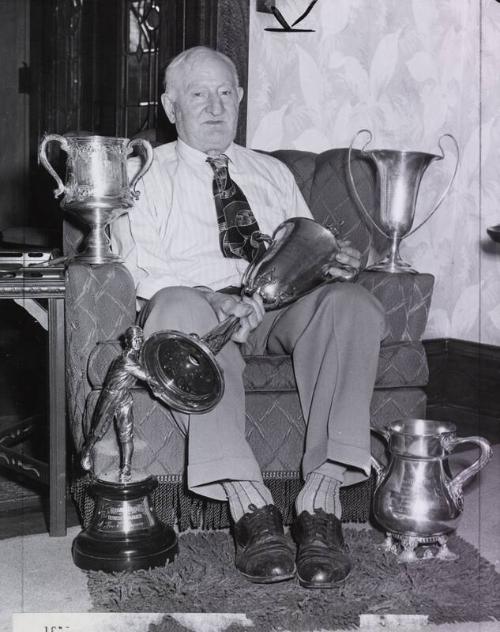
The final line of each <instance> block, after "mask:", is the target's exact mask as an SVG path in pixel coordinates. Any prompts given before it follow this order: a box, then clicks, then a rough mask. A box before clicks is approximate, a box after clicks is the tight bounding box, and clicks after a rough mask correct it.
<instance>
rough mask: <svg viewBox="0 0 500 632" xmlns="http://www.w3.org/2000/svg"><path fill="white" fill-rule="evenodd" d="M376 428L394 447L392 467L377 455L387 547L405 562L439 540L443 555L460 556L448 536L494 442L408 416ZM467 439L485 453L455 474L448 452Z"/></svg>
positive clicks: (377, 511)
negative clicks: (468, 486)
mask: <svg viewBox="0 0 500 632" xmlns="http://www.w3.org/2000/svg"><path fill="white" fill-rule="evenodd" d="M372 431H374V432H376V433H379V434H380V435H382V437H383V438H384V439H385V441H386V442H387V446H388V452H389V463H388V465H387V467H384V465H382V464H381V463H380V462H379V461H378V460H377V459H376V458H375V457H372V464H373V466H374V469H375V471H376V474H377V482H376V487H375V492H374V496H373V514H374V517H375V519H376V520H377V522H378V523H379V524H380V525H381V526H382V527H383V528H384V529H385V531H386V534H387V537H386V542H385V546H386V548H388V549H389V550H392V551H394V552H396V553H398V555H399V561H401V562H413V561H416V560H417V559H419V557H418V556H417V553H416V551H417V547H418V546H419V545H424V547H425V545H438V549H437V554H436V556H437V557H438V558H439V559H456V555H455V554H453V553H452V552H451V551H450V550H449V549H448V547H447V538H448V536H449V535H450V534H451V533H453V532H454V531H455V529H456V527H457V524H458V520H459V518H460V515H461V513H462V510H463V504H464V496H463V486H464V485H465V484H466V483H467V482H468V481H469V480H470V479H471V478H472V477H473V476H474V475H475V474H477V472H479V470H481V469H482V468H483V467H484V466H485V465H486V463H487V462H488V461H489V459H490V457H491V447H490V444H489V442H488V441H486V439H483V438H482V437H466V438H458V437H457V436H456V427H455V425H454V424H452V423H449V422H442V421H431V420H427V419H403V420H401V421H395V422H393V423H391V424H389V425H388V426H387V427H386V428H384V429H377V428H372ZM464 443H473V444H476V445H477V446H478V447H479V449H480V456H479V458H477V459H476V460H475V461H474V462H473V463H472V465H469V466H468V467H466V468H465V469H463V470H462V471H460V472H459V473H458V474H456V475H455V476H452V475H451V474H450V472H449V464H448V457H449V455H450V454H451V453H452V452H453V450H454V449H455V448H456V447H457V446H459V445H462V444H464ZM432 556H433V552H432V548H425V554H424V557H432Z"/></svg>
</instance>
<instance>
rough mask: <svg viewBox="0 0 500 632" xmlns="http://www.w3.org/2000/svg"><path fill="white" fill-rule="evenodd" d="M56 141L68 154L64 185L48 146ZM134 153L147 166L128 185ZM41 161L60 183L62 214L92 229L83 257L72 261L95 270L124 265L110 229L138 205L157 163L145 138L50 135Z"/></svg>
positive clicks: (86, 240)
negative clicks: (142, 183)
mask: <svg viewBox="0 0 500 632" xmlns="http://www.w3.org/2000/svg"><path fill="white" fill-rule="evenodd" d="M52 141H55V142H58V143H60V145H61V149H62V150H63V151H64V152H65V153H66V154H67V160H66V184H64V183H63V182H62V180H61V178H60V177H59V175H58V174H57V172H56V171H55V169H54V168H53V167H52V165H51V164H50V162H49V160H48V158H47V153H46V151H47V144H48V143H50V142H52ZM134 147H138V148H140V149H141V150H142V153H143V154H144V162H143V164H142V166H141V168H140V169H139V170H138V172H137V173H136V175H135V176H134V177H133V178H132V180H131V181H130V182H129V179H128V175H127V158H128V157H129V156H130V154H131V153H132V150H133V149H134ZM38 156H39V160H40V162H41V163H42V165H43V166H44V167H45V169H47V171H48V172H49V173H50V175H51V176H52V177H53V178H54V180H55V181H56V183H57V189H56V190H55V191H54V194H55V196H56V197H59V196H61V195H64V197H63V199H62V201H61V208H62V209H63V210H64V211H65V212H66V213H68V214H70V215H71V216H73V217H74V218H75V219H76V220H77V221H79V222H83V223H84V224H86V225H87V226H88V227H89V228H90V230H89V233H88V234H87V236H86V237H85V239H84V242H83V245H82V248H81V250H82V252H80V253H79V254H77V255H76V256H75V257H74V258H75V259H78V260H79V261H82V262H85V263H91V264H100V263H108V262H116V261H121V259H120V257H119V256H118V255H116V254H113V253H112V252H111V246H110V243H109V238H108V236H107V234H106V228H107V226H108V225H109V224H110V223H111V222H112V221H114V220H115V219H116V218H117V217H119V216H120V215H123V214H124V213H125V212H126V210H127V209H128V208H130V207H131V206H132V205H133V203H134V199H137V197H138V193H137V192H136V190H135V185H136V184H137V181H138V180H139V179H140V178H142V176H143V175H144V174H145V173H146V171H147V170H148V169H149V167H150V166H151V163H152V161H153V149H152V147H151V145H150V143H149V142H148V141H147V140H144V139H141V138H138V139H134V140H129V139H128V138H114V137H109V136H61V135H59V134H47V135H46V136H45V137H44V138H43V140H42V142H41V144H40V148H39V151H38Z"/></svg>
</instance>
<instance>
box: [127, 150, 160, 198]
mask: <svg viewBox="0 0 500 632" xmlns="http://www.w3.org/2000/svg"><path fill="white" fill-rule="evenodd" d="M135 145H140V146H141V147H142V148H143V149H144V150H145V152H146V160H145V161H144V164H143V165H142V167H141V168H140V169H139V171H138V172H137V173H136V174H135V176H134V177H133V178H132V180H131V182H130V193H131V194H132V197H133V198H134V199H136V200H137V199H138V198H139V191H136V189H135V186H136V184H137V182H138V181H139V180H140V179H141V178H142V176H143V175H144V174H145V173H146V171H147V170H148V169H149V167H151V163H152V162H153V157H154V156H153V148H152V147H151V143H150V142H149V141H147V140H145V139H144V138H134V139H133V140H131V141H129V143H128V145H127V148H128V150H129V151H128V153H130V152H131V151H132V148H133V147H134V146H135Z"/></svg>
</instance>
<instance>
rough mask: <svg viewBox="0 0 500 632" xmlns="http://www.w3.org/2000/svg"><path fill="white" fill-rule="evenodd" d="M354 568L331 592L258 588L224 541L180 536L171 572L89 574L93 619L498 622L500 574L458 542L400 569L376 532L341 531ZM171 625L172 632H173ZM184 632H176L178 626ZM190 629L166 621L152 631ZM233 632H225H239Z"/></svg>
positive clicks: (278, 623)
mask: <svg viewBox="0 0 500 632" xmlns="http://www.w3.org/2000/svg"><path fill="white" fill-rule="evenodd" d="M344 535H345V539H346V542H347V544H348V546H349V548H350V551H351V556H352V558H353V562H354V568H353V570H352V572H351V574H350V575H349V577H348V578H347V579H346V581H345V582H344V583H343V584H341V585H339V586H338V587H336V588H334V589H331V590H308V589H305V588H302V587H301V586H300V585H299V584H298V582H297V581H296V580H295V581H288V582H283V583H278V584H270V585H255V584H252V583H250V582H248V581H246V580H245V579H244V578H242V577H241V576H240V575H239V574H238V572H237V571H236V569H235V567H234V545H233V541H232V538H231V536H230V534H229V533H227V532H221V531H217V532H207V531H201V532H196V533H193V532H190V533H184V534H181V535H180V537H179V546H180V554H179V556H178V557H177V559H176V560H175V561H174V562H173V563H172V564H168V565H167V566H166V567H162V568H156V569H151V570H147V571H145V570H140V571H134V572H123V573H104V572H102V571H89V572H88V586H89V591H90V595H91V598H92V602H93V607H94V610H96V611H100V612H157V613H158V612H159V613H181V612H191V613H221V612H225V613H229V612H233V613H244V614H245V615H246V616H247V618H248V619H250V620H251V621H252V622H253V624H254V626H255V628H254V629H256V630H259V632H260V631H262V632H266V631H267V630H269V631H270V630H290V631H297V632H299V631H300V632H303V631H305V630H317V629H321V628H323V629H328V630H333V629H335V630H338V629H352V628H356V627H357V626H358V625H359V615H361V614H378V615H383V614H419V615H427V616H428V621H429V623H431V622H432V623H446V622H458V621H460V622H465V621H471V622H472V621H475V622H478V621H488V620H490V621H491V620H494V621H495V620H497V619H498V620H500V575H499V574H498V573H496V572H495V569H494V566H493V565H492V564H490V563H489V562H488V561H487V560H485V559H484V558H482V557H481V556H480V555H479V552H478V551H477V550H476V549H475V548H474V547H473V546H472V545H471V544H468V543H467V542H465V541H464V540H462V539H461V538H459V537H457V536H453V537H452V538H450V540H449V548H450V550H452V551H453V552H455V553H458V554H459V558H458V560H456V561H452V562H442V561H438V560H434V559H431V560H423V561H419V562H417V563H415V564H400V563H398V562H397V561H396V558H395V556H394V555H393V554H392V553H389V552H386V551H384V550H382V549H381V547H380V545H381V543H382V541H383V535H382V534H381V533H379V532H378V531H374V530H372V529H362V530H358V529H349V528H345V529H344ZM172 625H174V628H172ZM175 626H178V627H175ZM173 629H175V630H183V629H188V628H184V627H182V625H181V624H179V623H175V624H174V621H173V620H172V619H171V618H170V617H165V619H164V623H163V624H159V625H155V626H154V630H155V632H170V630H173ZM243 629H244V628H243V627H240V626H239V624H237V625H236V624H235V623H233V624H231V627H230V628H229V630H231V632H233V631H236V630H243Z"/></svg>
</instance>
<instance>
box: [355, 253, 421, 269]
mask: <svg viewBox="0 0 500 632" xmlns="http://www.w3.org/2000/svg"><path fill="white" fill-rule="evenodd" d="M366 270H371V271H372V272H389V273H391V274H402V273H409V274H418V272H417V270H415V268H412V267H411V265H410V264H409V263H406V261H403V259H401V256H400V255H399V253H398V252H397V250H396V252H394V250H391V252H390V253H389V254H387V255H386V256H385V257H384V258H383V259H381V260H380V261H378V262H377V263H374V264H372V265H371V266H368V267H367V268H366Z"/></svg>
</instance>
